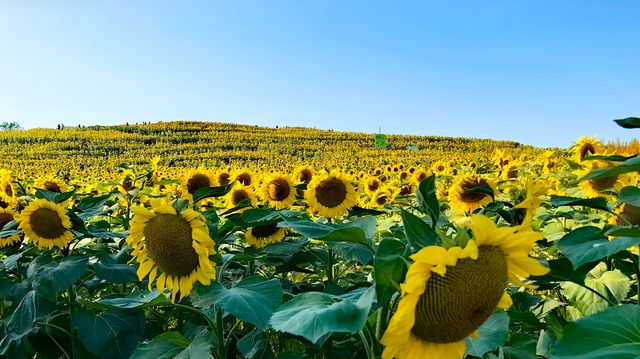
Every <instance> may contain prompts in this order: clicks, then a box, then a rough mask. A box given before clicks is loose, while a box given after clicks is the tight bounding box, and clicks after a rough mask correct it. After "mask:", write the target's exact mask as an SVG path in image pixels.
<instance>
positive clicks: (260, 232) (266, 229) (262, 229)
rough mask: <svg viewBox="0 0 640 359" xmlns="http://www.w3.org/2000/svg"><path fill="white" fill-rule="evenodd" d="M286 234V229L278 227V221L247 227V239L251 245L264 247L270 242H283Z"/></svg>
mask: <svg viewBox="0 0 640 359" xmlns="http://www.w3.org/2000/svg"><path fill="white" fill-rule="evenodd" d="M285 236H286V231H285V229H284V228H282V227H278V224H277V223H273V224H266V225H264V226H256V227H251V228H249V229H247V233H246V235H245V239H246V240H247V243H248V244H249V245H252V246H254V247H256V248H262V247H264V246H266V245H268V244H273V243H277V242H281V241H282V240H283V239H284V237H285Z"/></svg>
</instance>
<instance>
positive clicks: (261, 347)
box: [236, 329, 273, 359]
mask: <svg viewBox="0 0 640 359" xmlns="http://www.w3.org/2000/svg"><path fill="white" fill-rule="evenodd" d="M236 347H237V348H238V351H239V352H240V354H242V356H243V357H245V358H249V359H254V358H255V359H265V358H273V353H272V352H271V345H269V340H268V339H267V337H266V336H265V334H264V332H263V331H261V330H258V329H254V330H252V331H250V332H249V333H247V334H246V335H245V336H244V337H242V338H240V339H239V340H238V343H237V344H236Z"/></svg>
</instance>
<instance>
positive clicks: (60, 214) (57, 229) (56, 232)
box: [19, 199, 73, 249]
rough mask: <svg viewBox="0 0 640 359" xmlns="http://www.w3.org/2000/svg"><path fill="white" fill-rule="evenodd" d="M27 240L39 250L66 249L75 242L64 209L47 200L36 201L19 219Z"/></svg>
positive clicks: (23, 211) (69, 221)
mask: <svg viewBox="0 0 640 359" xmlns="http://www.w3.org/2000/svg"><path fill="white" fill-rule="evenodd" d="M19 222H20V229H21V230H22V232H24V234H25V238H27V239H28V240H29V242H30V243H32V244H33V245H35V246H36V247H38V248H42V249H43V248H48V249H51V248H53V247H54V246H56V247H59V248H64V247H66V246H68V245H69V243H71V241H72V240H73V233H72V232H71V230H70V228H71V220H70V219H69V216H67V214H66V213H65V209H64V207H62V206H61V205H59V204H56V203H53V202H49V201H47V200H45V199H35V200H34V201H33V202H31V203H30V204H29V205H28V206H27V207H26V208H25V209H24V210H22V212H21V213H20V217H19Z"/></svg>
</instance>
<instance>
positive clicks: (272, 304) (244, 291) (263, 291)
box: [191, 276, 283, 330]
mask: <svg viewBox="0 0 640 359" xmlns="http://www.w3.org/2000/svg"><path fill="white" fill-rule="evenodd" d="M282 295H283V291H282V287H281V286H280V281H279V280H277V279H271V280H266V279H265V278H263V277H260V276H251V277H247V278H244V279H243V280H241V281H240V282H238V284H236V286H235V287H232V288H230V289H227V288H225V287H224V286H223V285H222V284H220V283H218V282H212V283H211V286H209V287H204V286H196V287H195V288H194V292H193V295H192V298H191V302H192V304H193V306H194V307H197V308H202V309H207V310H209V309H211V307H218V308H222V309H223V310H224V311H226V312H227V313H230V314H232V315H233V316H234V317H236V318H238V319H241V320H244V321H245V322H248V323H251V324H253V325H255V326H257V327H258V328H260V329H262V330H266V329H267V328H268V327H269V319H270V318H271V315H272V314H273V312H274V311H275V310H276V309H277V308H278V307H279V306H280V304H282Z"/></svg>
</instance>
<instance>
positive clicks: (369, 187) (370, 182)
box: [364, 177, 382, 194]
mask: <svg viewBox="0 0 640 359" xmlns="http://www.w3.org/2000/svg"><path fill="white" fill-rule="evenodd" d="M381 186H382V183H381V182H380V180H378V178H376V177H369V178H367V180H366V181H365V184H364V190H365V192H367V194H373V193H375V192H376V191H378V190H379V189H380V187H381Z"/></svg>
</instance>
